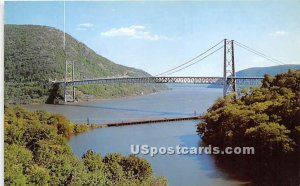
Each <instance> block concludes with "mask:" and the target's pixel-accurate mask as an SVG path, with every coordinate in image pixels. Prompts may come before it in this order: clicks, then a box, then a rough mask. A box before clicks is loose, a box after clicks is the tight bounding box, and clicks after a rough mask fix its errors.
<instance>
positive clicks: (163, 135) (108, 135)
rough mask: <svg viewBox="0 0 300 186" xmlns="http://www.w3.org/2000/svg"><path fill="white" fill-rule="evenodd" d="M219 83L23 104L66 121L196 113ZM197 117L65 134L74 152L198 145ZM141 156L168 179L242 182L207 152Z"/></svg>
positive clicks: (208, 101)
mask: <svg viewBox="0 0 300 186" xmlns="http://www.w3.org/2000/svg"><path fill="white" fill-rule="evenodd" d="M220 96H222V89H210V88H205V87H196V86H195V87H184V86H183V87H174V88H173V89H172V90H167V91H162V92H158V93H155V94H151V95H144V96H138V97H129V98H120V99H112V100H103V101H95V102H85V103H74V104H69V105H29V106H27V107H28V108H29V109H31V110H36V109H44V110H47V111H49V112H56V113H61V114H63V115H65V116H67V117H68V118H69V120H70V121H72V122H77V123H84V122H87V120H89V122H90V123H111V122H117V121H129V120H139V119H155V118H156V119H158V118H168V117H185V116H194V115H195V114H201V113H203V112H205V111H206V110H207V108H208V107H209V106H210V105H211V104H212V103H213V102H214V101H215V100H216V99H217V98H218V97H220ZM196 124H197V121H180V122H170V123H161V124H147V125H133V126H123V127H110V128H99V129H95V130H92V131H88V132H85V133H82V134H80V135H77V136H74V137H72V138H71V139H70V141H69V144H70V145H71V147H72V149H73V151H74V153H75V154H76V155H77V156H78V157H81V156H82V154H83V153H84V152H86V151H87V150H88V149H92V150H94V151H95V152H97V153H100V154H102V155H105V154H107V153H111V152H118V153H121V154H123V155H128V154H130V145H132V144H134V145H143V144H146V145H149V146H153V147H176V146H177V145H180V146H186V147H198V146H199V145H200V144H201V139H200V138H199V136H197V134H196V126H195V125H196ZM139 156H141V157H143V158H145V159H147V160H148V161H149V162H150V163H151V165H152V167H153V170H154V173H155V174H156V175H163V176H166V178H167V180H168V183H169V185H171V186H173V185H174V186H177V185H178V186H179V185H189V186H193V185H213V186H215V185H242V184H244V182H241V181H238V180H235V179H233V176H232V175H229V174H228V173H226V172H224V171H222V169H220V168H218V166H217V163H216V162H215V161H216V160H215V159H214V158H213V157H212V156H211V155H156V156H154V157H151V156H150V155H139Z"/></svg>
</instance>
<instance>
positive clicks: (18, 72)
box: [4, 24, 164, 103]
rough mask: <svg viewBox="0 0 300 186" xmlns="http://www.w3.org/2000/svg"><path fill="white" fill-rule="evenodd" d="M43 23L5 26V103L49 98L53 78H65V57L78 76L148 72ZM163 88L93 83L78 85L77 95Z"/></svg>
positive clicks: (99, 95)
mask: <svg viewBox="0 0 300 186" xmlns="http://www.w3.org/2000/svg"><path fill="white" fill-rule="evenodd" d="M63 35H64V34H63V32H62V31H60V30H59V29H56V28H53V27H49V26H41V25H12V24H6V25H4V69H5V72H4V80H5V96H4V97H5V102H6V103H32V102H44V101H46V100H47V96H48V95H49V90H50V89H51V85H50V84H51V83H50V82H51V81H53V80H55V79H56V80H62V79H63V76H64V67H65V64H64V63H65V59H66V60H67V61H72V62H74V64H75V73H74V74H75V79H87V78H101V77H142V76H150V74H149V73H147V72H145V71H143V70H140V69H136V68H132V67H126V66H124V65H120V64H116V63H114V62H112V61H110V60H109V59H107V58H105V57H103V56H101V55H99V54H97V53H96V52H95V51H94V50H92V49H90V48H89V47H88V46H87V45H85V44H84V43H82V42H80V41H78V40H77V39H75V38H73V37H72V36H71V35H69V34H67V33H66V48H65V52H64V48H63ZM162 88H164V87H163V86H161V85H138V84H135V85H90V86H89V87H86V86H82V87H78V88H77V91H78V94H77V95H78V97H79V98H84V97H85V95H93V96H94V97H96V98H113V97H122V96H129V95H140V94H144V93H151V92H155V91H157V90H159V89H162Z"/></svg>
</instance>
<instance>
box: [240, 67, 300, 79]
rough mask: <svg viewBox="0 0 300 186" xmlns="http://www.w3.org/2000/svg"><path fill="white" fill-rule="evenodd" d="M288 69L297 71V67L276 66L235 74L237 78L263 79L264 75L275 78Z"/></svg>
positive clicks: (249, 69)
mask: <svg viewBox="0 0 300 186" xmlns="http://www.w3.org/2000/svg"><path fill="white" fill-rule="evenodd" d="M289 69H293V70H299V69H300V64H299V65H278V66H271V67H254V68H248V69H245V70H241V71H238V72H237V73H236V76H237V77H263V76H264V75H265V74H269V75H272V76H275V75H276V74H280V73H283V72H287V71H288V70H289Z"/></svg>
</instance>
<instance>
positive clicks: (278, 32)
mask: <svg viewBox="0 0 300 186" xmlns="http://www.w3.org/2000/svg"><path fill="white" fill-rule="evenodd" d="M284 35H286V31H284V30H278V31H275V32H272V33H270V36H275V37H280V36H284Z"/></svg>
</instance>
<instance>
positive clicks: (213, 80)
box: [53, 77, 263, 86]
mask: <svg viewBox="0 0 300 186" xmlns="http://www.w3.org/2000/svg"><path fill="white" fill-rule="evenodd" d="M262 79H263V78H262V77H234V78H232V77H228V78H227V81H228V80H229V81H233V80H235V81H236V83H237V84H247V85H248V84H250V85H252V84H259V82H261V80H262ZM224 82H225V81H224V78H223V77H120V78H97V79H84V80H75V81H67V82H66V84H67V86H70V85H71V86H81V85H88V84H114V83H189V84H224ZM53 83H54V84H64V81H55V82H53Z"/></svg>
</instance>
